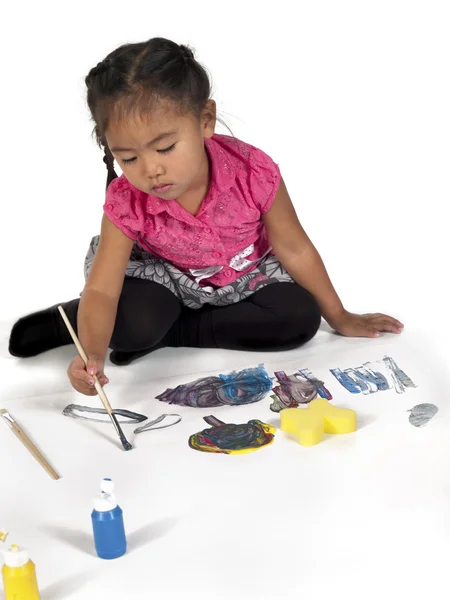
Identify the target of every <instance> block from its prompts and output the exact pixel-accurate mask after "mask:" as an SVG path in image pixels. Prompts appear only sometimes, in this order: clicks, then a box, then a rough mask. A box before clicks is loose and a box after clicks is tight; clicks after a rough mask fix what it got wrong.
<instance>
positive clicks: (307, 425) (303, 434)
mask: <svg viewBox="0 0 450 600" xmlns="http://www.w3.org/2000/svg"><path fill="white" fill-rule="evenodd" d="M280 420H281V430H282V431H285V432H286V433H290V434H292V435H294V436H295V437H296V438H297V440H298V443H299V444H301V445H302V446H314V445H315V444H318V443H319V442H321V441H322V440H323V438H324V435H325V433H351V432H353V431H356V413H355V411H354V410H351V409H350V408H338V407H337V406H332V405H331V404H330V403H329V402H328V400H326V399H325V398H317V399H316V400H312V401H311V402H310V403H309V405H308V408H285V409H284V410H282V411H281V412H280Z"/></svg>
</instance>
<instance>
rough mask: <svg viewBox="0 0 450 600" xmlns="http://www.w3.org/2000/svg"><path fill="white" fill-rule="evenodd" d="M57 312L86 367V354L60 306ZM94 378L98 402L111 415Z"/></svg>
mask: <svg viewBox="0 0 450 600" xmlns="http://www.w3.org/2000/svg"><path fill="white" fill-rule="evenodd" d="M58 310H59V312H60V314H61V317H62V318H63V321H64V323H65V324H66V327H67V329H68V331H69V333H70V337H71V338H72V340H73V343H74V344H75V346H76V348H77V350H78V354H79V355H80V356H81V358H82V359H83V360H84V364H85V365H86V366H87V363H88V357H87V354H86V352H85V351H84V350H83V346H82V345H81V342H80V340H79V339H78V336H77V334H76V333H75V330H74V328H73V327H72V325H71V323H70V321H69V319H68V318H67V315H66V313H65V311H64V309H63V307H62V306H58ZM93 378H94V387H95V389H96V390H97V393H98V395H99V397H100V400H101V401H102V404H103V406H104V407H105V410H106V412H107V413H108V415H111V414H112V408H111V405H110V403H109V401H108V398H107V397H106V394H105V392H104V391H103V388H102V386H101V385H100V382H99V380H98V379H97V376H96V375H93Z"/></svg>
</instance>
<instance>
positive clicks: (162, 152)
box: [157, 144, 175, 154]
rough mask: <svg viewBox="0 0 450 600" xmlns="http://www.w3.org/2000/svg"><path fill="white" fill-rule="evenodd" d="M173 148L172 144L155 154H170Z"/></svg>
mask: <svg viewBox="0 0 450 600" xmlns="http://www.w3.org/2000/svg"><path fill="white" fill-rule="evenodd" d="M174 148H175V144H172V145H171V146H169V147H168V148H163V150H157V152H159V153H160V154H169V152H172V150H173V149H174Z"/></svg>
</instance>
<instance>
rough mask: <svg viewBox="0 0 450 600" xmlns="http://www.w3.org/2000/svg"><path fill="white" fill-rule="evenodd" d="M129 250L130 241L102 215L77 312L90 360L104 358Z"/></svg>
mask: <svg viewBox="0 0 450 600" xmlns="http://www.w3.org/2000/svg"><path fill="white" fill-rule="evenodd" d="M132 247H133V241H132V240H131V239H129V238H128V237H127V236H126V235H125V234H124V233H123V232H122V231H121V230H120V229H119V228H118V227H116V226H115V225H114V224H113V223H111V221H110V220H109V219H108V217H107V216H106V215H104V216H103V220H102V227H101V233H100V242H99V245H98V249H97V252H96V255H95V258H94V261H93V264H92V268H91V271H90V273H89V277H88V280H87V282H86V286H85V288H84V290H83V294H82V296H81V300H80V307H79V310H78V335H79V338H80V341H81V344H82V346H83V348H84V350H85V352H86V354H87V355H88V356H89V357H95V358H99V359H101V360H102V361H103V360H104V359H105V357H106V353H107V350H108V345H109V342H110V340H111V336H112V332H113V329H114V323H115V320H116V314H117V305H118V303H119V297H120V293H121V291H122V286H123V281H124V278H125V269H126V266H127V264H128V260H129V257H130V253H131V249H132Z"/></svg>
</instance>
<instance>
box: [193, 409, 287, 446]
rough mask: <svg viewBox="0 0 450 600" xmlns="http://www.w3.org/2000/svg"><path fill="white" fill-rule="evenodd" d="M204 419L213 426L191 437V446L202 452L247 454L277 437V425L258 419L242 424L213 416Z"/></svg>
mask: <svg viewBox="0 0 450 600" xmlns="http://www.w3.org/2000/svg"><path fill="white" fill-rule="evenodd" d="M204 420H205V421H206V422H207V423H208V424H209V425H212V427H210V428H208V429H204V430H203V431H200V432H199V433H196V434H194V435H191V437H190V438H189V446H190V447H191V448H193V449H194V450H199V451H201V452H214V453H216V454H245V453H248V452H254V451H255V450H259V449H260V448H262V447H263V446H267V445H268V444H271V443H272V442H273V439H274V437H275V431H276V430H275V427H272V426H271V425H268V424H267V423H263V422H262V421H258V420H256V419H255V420H252V421H249V422H248V423H244V424H241V425H234V424H227V423H224V422H223V421H219V419H216V418H215V417H213V416H210V417H205V418H204Z"/></svg>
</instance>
